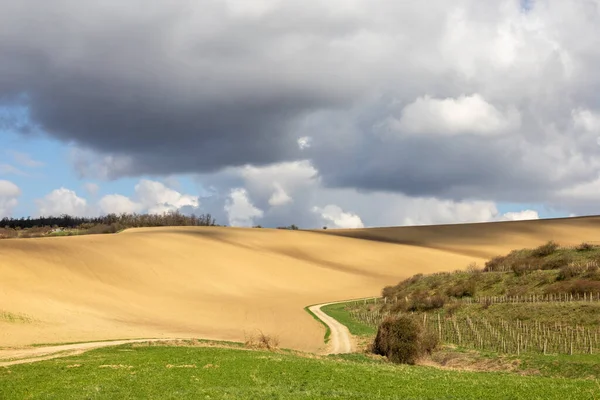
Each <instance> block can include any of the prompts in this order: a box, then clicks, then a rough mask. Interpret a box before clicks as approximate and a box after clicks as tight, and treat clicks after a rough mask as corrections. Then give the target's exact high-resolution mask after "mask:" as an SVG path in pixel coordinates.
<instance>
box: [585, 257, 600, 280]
mask: <svg viewBox="0 0 600 400" xmlns="http://www.w3.org/2000/svg"><path fill="white" fill-rule="evenodd" d="M583 277H584V278H586V279H591V280H596V281H597V280H600V268H598V263H597V262H596V261H592V262H590V263H588V264H587V265H586V270H585V275H584V276H583Z"/></svg>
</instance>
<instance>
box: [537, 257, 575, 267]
mask: <svg viewBox="0 0 600 400" xmlns="http://www.w3.org/2000/svg"><path fill="white" fill-rule="evenodd" d="M572 261H573V259H572V258H571V257H569V256H568V255H566V254H562V255H560V256H559V257H555V258H551V259H549V260H545V261H544V262H543V263H542V269H559V268H563V267H566V266H567V265H569V264H570V263H571V262H572Z"/></svg>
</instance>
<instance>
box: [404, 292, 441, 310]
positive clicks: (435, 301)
mask: <svg viewBox="0 0 600 400" xmlns="http://www.w3.org/2000/svg"><path fill="white" fill-rule="evenodd" d="M446 300H447V298H446V297H445V296H442V295H440V294H436V295H433V296H427V295H425V294H421V293H419V294H416V295H414V296H413V297H412V298H411V299H410V301H409V303H408V304H406V303H405V306H404V310H403V311H431V310H437V309H439V308H442V307H444V304H446Z"/></svg>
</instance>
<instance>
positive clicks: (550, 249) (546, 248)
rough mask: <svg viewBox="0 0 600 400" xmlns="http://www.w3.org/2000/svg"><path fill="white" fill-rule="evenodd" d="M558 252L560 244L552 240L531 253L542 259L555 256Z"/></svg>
mask: <svg viewBox="0 0 600 400" xmlns="http://www.w3.org/2000/svg"><path fill="white" fill-rule="evenodd" d="M556 250H558V244H557V243H555V242H553V241H552V240H550V241H549V242H547V243H546V244H543V245H541V246H539V247H536V248H535V249H533V251H532V252H531V255H532V256H534V257H539V258H541V257H546V256H549V255H550V254H553V253H554V252H555V251H556Z"/></svg>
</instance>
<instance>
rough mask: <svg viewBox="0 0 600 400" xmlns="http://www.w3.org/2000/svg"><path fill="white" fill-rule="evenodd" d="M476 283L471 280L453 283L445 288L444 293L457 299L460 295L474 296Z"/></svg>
mask: <svg viewBox="0 0 600 400" xmlns="http://www.w3.org/2000/svg"><path fill="white" fill-rule="evenodd" d="M475 292H476V285H475V282H473V281H470V280H469V281H461V282H457V283H455V284H454V285H453V286H450V287H449V288H448V289H446V295H448V296H449V297H456V298H458V299H460V298H462V297H473V296H475Z"/></svg>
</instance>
